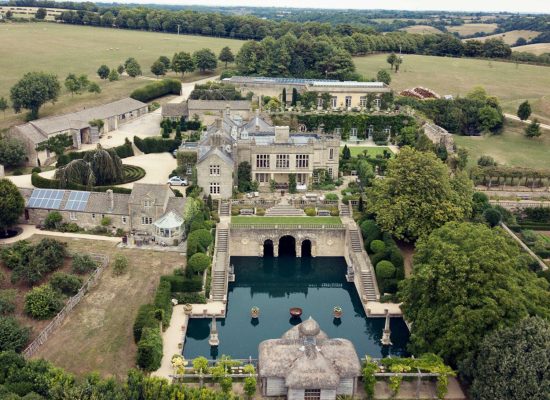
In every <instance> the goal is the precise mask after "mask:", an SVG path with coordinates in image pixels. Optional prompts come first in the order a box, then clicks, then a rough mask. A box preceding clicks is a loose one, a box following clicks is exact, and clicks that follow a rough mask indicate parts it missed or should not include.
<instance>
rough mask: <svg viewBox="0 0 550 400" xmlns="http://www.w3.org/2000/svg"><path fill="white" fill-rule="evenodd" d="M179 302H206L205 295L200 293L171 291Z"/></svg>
mask: <svg viewBox="0 0 550 400" xmlns="http://www.w3.org/2000/svg"><path fill="white" fill-rule="evenodd" d="M172 295H173V296H174V298H175V299H176V300H177V301H178V303H179V304H187V303H189V304H206V296H205V295H204V294H202V293H172Z"/></svg>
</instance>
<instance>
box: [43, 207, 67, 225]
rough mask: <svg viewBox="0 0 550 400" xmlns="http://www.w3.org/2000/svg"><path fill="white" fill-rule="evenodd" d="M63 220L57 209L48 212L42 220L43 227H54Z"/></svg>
mask: <svg viewBox="0 0 550 400" xmlns="http://www.w3.org/2000/svg"><path fill="white" fill-rule="evenodd" d="M61 221H63V217H62V216H61V214H60V213H59V212H58V211H52V212H49V213H48V215H47V216H46V219H45V220H44V227H45V228H46V229H56V228H57V227H58V226H59V224H60V223H61Z"/></svg>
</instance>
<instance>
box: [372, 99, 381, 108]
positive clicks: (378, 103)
mask: <svg viewBox="0 0 550 400" xmlns="http://www.w3.org/2000/svg"><path fill="white" fill-rule="evenodd" d="M381 104H382V102H381V101H380V99H378V98H376V99H374V105H375V106H376V107H378V108H380V105H381Z"/></svg>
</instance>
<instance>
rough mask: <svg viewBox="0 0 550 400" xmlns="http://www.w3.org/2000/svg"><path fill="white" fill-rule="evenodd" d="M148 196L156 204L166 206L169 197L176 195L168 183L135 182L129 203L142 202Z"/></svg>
mask: <svg viewBox="0 0 550 400" xmlns="http://www.w3.org/2000/svg"><path fill="white" fill-rule="evenodd" d="M146 197H147V198H149V199H151V200H153V201H154V203H155V205H160V206H162V207H164V206H165V205H166V204H168V199H169V198H170V197H175V195H174V193H173V192H172V190H170V186H169V185H167V184H155V183H134V187H133V188H132V194H130V198H129V199H128V203H130V204H141V203H142V201H143V199H144V198H146Z"/></svg>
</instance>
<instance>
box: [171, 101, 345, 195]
mask: <svg viewBox="0 0 550 400" xmlns="http://www.w3.org/2000/svg"><path fill="white" fill-rule="evenodd" d="M339 146H340V136H339V135H331V134H327V133H323V134H320V133H316V132H297V133H291V132H290V128H289V127H288V126H273V125H271V124H270V123H268V122H267V121H265V120H264V119H263V118H261V117H260V115H259V113H258V112H256V114H255V116H254V117H253V118H252V119H250V120H249V121H246V120H244V119H243V118H242V117H240V115H233V114H232V113H231V112H230V110H226V112H225V114H224V115H223V118H218V119H217V121H216V122H215V123H214V124H213V125H211V126H210V127H208V129H207V131H206V132H204V133H203V137H202V139H201V140H200V142H199V143H198V144H189V145H188V146H184V147H183V148H181V149H180V150H182V151H196V152H197V164H196V168H197V181H198V185H199V186H200V187H202V188H203V190H204V192H205V193H206V194H210V195H212V197H214V198H229V197H231V196H232V193H233V186H234V185H236V183H237V170H238V166H239V164H241V163H242V162H248V163H249V164H250V166H251V170H252V171H251V172H252V180H254V181H257V182H258V183H259V187H260V189H265V190H267V189H268V188H270V186H271V182H274V184H275V187H276V188H278V189H288V186H289V177H290V175H291V174H295V176H296V183H297V189H298V190H306V189H307V187H308V186H309V185H311V184H312V183H314V182H315V181H316V180H317V179H318V178H319V174H320V173H321V172H320V171H321V170H322V171H323V173H325V174H328V175H329V176H331V177H332V178H337V177H338V151H339V149H340V147H339Z"/></svg>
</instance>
